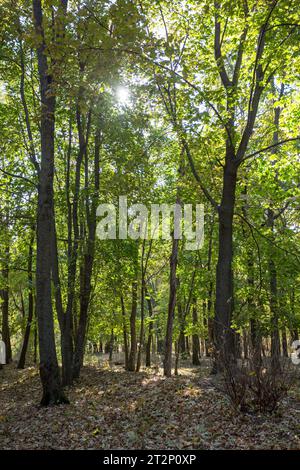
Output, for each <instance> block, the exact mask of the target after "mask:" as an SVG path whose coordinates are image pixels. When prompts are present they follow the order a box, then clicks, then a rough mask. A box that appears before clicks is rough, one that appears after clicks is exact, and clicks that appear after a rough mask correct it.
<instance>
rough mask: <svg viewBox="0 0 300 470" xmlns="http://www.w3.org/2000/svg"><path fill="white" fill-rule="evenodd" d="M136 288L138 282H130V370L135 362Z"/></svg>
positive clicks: (132, 370) (133, 368)
mask: <svg viewBox="0 0 300 470" xmlns="http://www.w3.org/2000/svg"><path fill="white" fill-rule="evenodd" d="M137 289H138V283H137V281H134V282H133V283H132V304H131V315H130V353H129V358H128V369H127V370H129V371H131V372H134V371H135V364H136V350H137V341H136V312H137Z"/></svg>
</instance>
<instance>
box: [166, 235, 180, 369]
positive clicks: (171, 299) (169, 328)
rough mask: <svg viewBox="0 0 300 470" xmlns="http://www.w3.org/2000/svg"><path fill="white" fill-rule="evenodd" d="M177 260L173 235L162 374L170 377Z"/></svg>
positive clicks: (176, 246)
mask: <svg viewBox="0 0 300 470" xmlns="http://www.w3.org/2000/svg"><path fill="white" fill-rule="evenodd" d="M177 262H178V240H176V239H175V238H174V237H173V240H172V253H171V257H170V282H169V283H170V292H169V306H168V317H167V331H166V340H165V351H164V353H165V357H164V375H165V376H166V377H171V373H172V343H173V323H174V314H175V306H176V290H177V278H176V270H177Z"/></svg>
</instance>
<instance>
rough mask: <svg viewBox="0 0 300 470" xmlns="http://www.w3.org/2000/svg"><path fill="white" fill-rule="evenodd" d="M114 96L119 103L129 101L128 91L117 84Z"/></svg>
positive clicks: (127, 102)
mask: <svg viewBox="0 0 300 470" xmlns="http://www.w3.org/2000/svg"><path fill="white" fill-rule="evenodd" d="M116 97H117V100H118V102H119V104H122V105H126V104H129V103H130V91H129V90H128V88H126V87H124V86H119V87H118V88H117V90H116Z"/></svg>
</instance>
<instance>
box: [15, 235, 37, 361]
mask: <svg viewBox="0 0 300 470" xmlns="http://www.w3.org/2000/svg"><path fill="white" fill-rule="evenodd" d="M34 230H35V228H33V229H32V235H31V238H30V243H29V251H28V274H27V276H28V318H27V323H26V328H25V333H24V339H23V346H22V350H21V354H20V358H19V362H18V366H17V368H18V369H24V367H25V360H26V353H27V349H28V344H29V338H30V330H31V324H32V320H33V313H34V305H33V278H32V258H33V242H34Z"/></svg>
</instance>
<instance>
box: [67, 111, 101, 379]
mask: <svg viewBox="0 0 300 470" xmlns="http://www.w3.org/2000/svg"><path fill="white" fill-rule="evenodd" d="M98 119H99V122H100V118H99V116H98ZM89 121H90V115H89V119H88V122H89ZM89 127H90V124H89V123H88V125H87V129H89ZM88 134H89V131H88V130H87V136H86V141H85V142H86V146H87V140H88ZM100 146H101V129H100V124H99V127H98V128H97V130H96V135H95V152H94V194H93V197H92V201H93V202H92V207H91V210H89V202H88V198H87V199H86V219H87V226H88V240H87V243H86V252H85V254H84V259H83V267H82V275H81V277H80V279H81V283H80V313H79V322H78V328H77V334H76V339H75V352H74V365H73V377H74V378H78V377H79V375H80V369H81V367H82V365H83V358H84V346H85V341H86V333H87V324H88V313H89V305H90V296H91V289H92V274H93V266H94V258H95V240H96V214H97V204H98V197H99V188H100V179H99V173H100ZM85 171H86V174H85V180H86V191H87V189H88V188H87V185H88V182H87V181H88V174H87V164H86V170H85Z"/></svg>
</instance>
